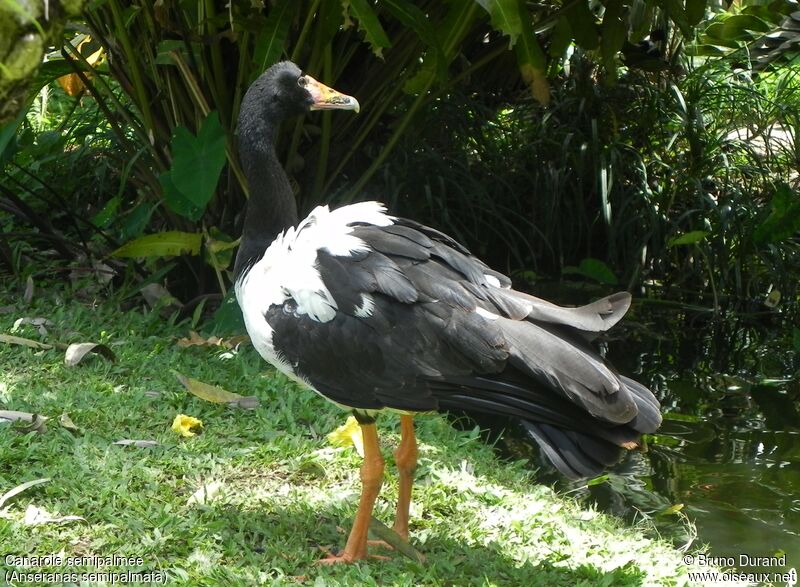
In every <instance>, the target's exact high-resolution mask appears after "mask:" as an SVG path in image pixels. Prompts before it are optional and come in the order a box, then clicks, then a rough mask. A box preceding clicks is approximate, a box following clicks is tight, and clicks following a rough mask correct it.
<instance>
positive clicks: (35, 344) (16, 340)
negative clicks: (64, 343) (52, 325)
mask: <svg viewBox="0 0 800 587" xmlns="http://www.w3.org/2000/svg"><path fill="white" fill-rule="evenodd" d="M0 342H5V343H7V344H19V345H22V346H26V347H30V348H32V349H44V350H48V349H51V348H53V345H52V344H46V343H43V342H39V341H37V340H31V339H30V338H22V337H21V336H12V335H11V334H0Z"/></svg>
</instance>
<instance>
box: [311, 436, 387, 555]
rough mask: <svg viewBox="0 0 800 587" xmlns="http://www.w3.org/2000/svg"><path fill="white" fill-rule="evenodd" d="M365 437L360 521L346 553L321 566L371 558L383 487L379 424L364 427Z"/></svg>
mask: <svg viewBox="0 0 800 587" xmlns="http://www.w3.org/2000/svg"><path fill="white" fill-rule="evenodd" d="M361 436H362V437H363V439H364V462H363V463H362V464H361V499H360V501H359V502H358V511H357V512H356V519H355V521H354V522H353V528H352V529H351V530H350V537H349V538H348V539H347V544H346V545H345V547H344V551H343V552H342V553H341V554H339V555H331V556H328V557H326V558H324V559H322V560H321V561H319V562H320V563H321V564H335V563H349V562H353V561H357V560H361V559H365V558H367V534H368V533H369V521H370V519H371V518H372V509H373V508H374V507H375V500H376V499H377V498H378V493H380V490H381V484H382V483H383V456H382V455H381V449H380V446H379V444H378V431H377V430H376V428H375V423H372V424H361Z"/></svg>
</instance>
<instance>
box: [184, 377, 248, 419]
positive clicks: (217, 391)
mask: <svg viewBox="0 0 800 587" xmlns="http://www.w3.org/2000/svg"><path fill="white" fill-rule="evenodd" d="M172 373H173V375H175V377H177V379H178V381H180V382H181V385H183V386H184V387H185V388H186V390H187V391H188V392H189V393H191V394H192V395H196V396H197V397H199V398H200V399H204V400H206V401H207V402H213V403H215V404H228V405H229V406H231V407H238V408H243V409H246V410H254V409H256V408H257V407H258V406H259V399H258V398H257V397H255V396H247V397H245V396H242V395H239V394H238V393H233V392H230V391H228V390H226V389H222V388H221V387H217V386H216V385H210V384H208V383H203V382H202V381H198V380H197V379H192V378H191V377H186V376H184V375H181V374H180V373H178V372H177V371H174V370H173V371H172Z"/></svg>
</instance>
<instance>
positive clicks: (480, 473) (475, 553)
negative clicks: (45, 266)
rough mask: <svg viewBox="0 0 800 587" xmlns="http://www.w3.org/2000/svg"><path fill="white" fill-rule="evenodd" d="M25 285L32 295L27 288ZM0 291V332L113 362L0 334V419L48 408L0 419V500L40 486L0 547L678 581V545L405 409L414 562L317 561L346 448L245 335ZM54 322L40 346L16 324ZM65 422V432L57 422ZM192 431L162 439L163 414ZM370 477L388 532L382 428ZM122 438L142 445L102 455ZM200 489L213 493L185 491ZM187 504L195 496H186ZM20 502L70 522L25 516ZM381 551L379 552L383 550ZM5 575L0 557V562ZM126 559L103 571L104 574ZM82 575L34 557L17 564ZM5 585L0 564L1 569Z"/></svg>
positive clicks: (389, 442)
mask: <svg viewBox="0 0 800 587" xmlns="http://www.w3.org/2000/svg"><path fill="white" fill-rule="evenodd" d="M40 291H41V290H40ZM20 297H21V296H19V295H18V293H17V292H13V295H12V292H6V293H5V294H2V293H0V306H5V308H4V309H3V313H2V314H0V333H4V334H15V335H17V336H22V337H26V338H31V339H35V340H47V341H50V342H52V341H59V342H65V343H70V342H102V343H105V344H106V345H108V346H109V347H110V348H111V349H112V350H113V351H114V353H115V354H116V357H117V360H116V362H113V363H112V362H110V361H108V360H106V359H105V358H103V357H100V356H89V357H87V358H86V359H84V361H82V362H81V363H80V364H78V365H77V366H74V367H68V366H66V365H65V364H64V352H63V350H58V349H52V350H35V349H30V348H26V347H23V346H17V345H10V344H2V343H0V366H2V370H1V371H0V410H19V411H25V412H32V413H37V414H42V415H45V416H48V417H49V418H50V420H49V421H48V422H47V430H46V432H44V433H41V434H39V433H34V432H29V433H20V431H19V430H17V429H16V428H17V427H16V426H13V425H10V424H5V425H3V424H0V495H2V494H3V493H5V492H6V491H8V490H10V489H12V488H13V487H16V486H18V485H20V484H21V483H24V482H26V481H30V480H34V479H38V478H45V477H47V478H50V479H51V481H49V482H47V483H43V484H40V485H37V486H35V487H31V488H29V489H27V490H26V491H24V492H22V493H20V494H19V495H17V496H16V497H14V498H13V499H11V500H10V501H9V502H8V503H7V504H6V507H5V509H2V510H0V545H1V548H0V551H1V552H0V554H1V555H2V556H3V557H5V555H6V554H12V555H28V556H32V555H38V556H44V555H48V554H53V553H61V554H62V555H63V556H64V557H69V556H109V555H114V554H116V555H122V556H128V557H141V558H142V559H143V565H142V567H140V568H138V570H142V571H143V570H161V571H164V572H165V573H166V576H167V578H168V581H169V583H170V584H176V585H181V584H183V585H211V584H219V585H254V584H288V585H294V584H308V585H326V586H327V585H362V584H367V585H375V584H377V585H392V584H397V585H547V586H555V585H569V586H575V585H587V586H597V585H609V586H618V585H676V584H684V582H685V573H686V568H685V567H684V566H683V564H682V563H681V558H682V554H681V553H680V552H677V551H675V550H674V549H672V548H671V547H670V546H669V545H668V544H666V543H663V542H659V541H658V540H655V539H653V538H652V537H645V535H644V534H643V532H642V528H631V527H625V526H624V525H623V524H622V523H620V522H619V521H617V520H615V519H613V518H611V517H608V516H606V515H603V514H600V513H597V512H595V511H590V510H586V509H582V508H581V507H579V506H578V505H577V504H576V503H574V502H573V501H571V500H570V499H569V498H566V497H564V496H560V495H558V494H556V493H554V492H553V491H552V490H551V489H549V488H548V487H544V486H541V485H538V484H537V483H536V480H535V477H534V475H533V474H531V472H530V471H529V469H527V468H526V466H525V463H508V462H502V461H500V460H498V459H497V458H496V457H495V456H494V453H493V451H492V449H491V448H490V447H488V446H486V445H485V444H483V443H482V442H481V441H480V440H479V439H478V438H477V436H478V435H477V431H474V432H472V433H469V432H459V431H456V430H455V429H453V428H452V427H451V426H450V425H448V424H447V422H446V421H445V420H444V419H443V418H442V417H440V416H438V415H430V416H424V417H419V418H417V422H418V427H417V430H418V437H419V439H420V467H419V470H418V483H417V485H416V490H415V494H414V502H413V504H412V521H411V532H412V543H413V544H414V545H415V546H416V547H417V548H418V549H419V550H420V551H422V552H423V553H424V554H425V555H426V556H427V563H426V564H424V565H422V564H419V563H415V562H412V561H411V560H410V559H407V558H404V557H402V556H400V555H397V554H395V555H391V560H389V561H385V562H379V561H372V562H370V563H368V564H356V565H351V566H337V567H322V566H317V565H315V564H314V563H315V561H316V560H317V559H319V558H320V557H321V556H322V553H321V551H320V548H319V547H320V546H332V547H335V548H339V547H342V546H343V545H344V541H345V539H346V531H347V530H348V529H349V524H350V519H351V517H352V516H353V514H354V511H355V507H356V503H357V495H358V489H359V476H358V466H359V462H360V461H359V457H358V455H357V454H356V452H355V451H354V450H353V448H352V447H349V448H335V447H333V446H331V445H330V443H329V442H328V440H327V438H326V435H327V433H328V432H330V431H331V430H333V429H334V428H336V427H337V426H339V425H341V424H342V423H343V422H344V420H345V416H346V414H345V413H344V412H341V411H339V410H337V409H336V408H335V407H333V406H332V405H330V404H328V403H327V402H325V401H324V400H322V399H320V398H319V397H317V396H316V395H315V394H314V393H312V392H309V391H305V390H301V389H299V388H297V387H296V386H295V385H294V384H292V383H289V382H288V381H287V380H286V379H285V378H284V377H282V376H280V375H276V373H275V372H274V371H272V370H271V369H269V368H267V366H266V365H265V364H264V363H263V362H262V361H261V359H260V358H259V357H258V356H257V354H256V353H255V351H254V350H253V349H252V347H250V346H249V345H245V346H243V347H242V348H241V349H240V350H239V351H238V352H230V351H228V350H226V349H224V348H220V347H208V346H194V347H189V348H181V347H179V346H178V345H177V344H176V341H177V339H178V338H179V337H182V336H186V335H187V334H188V331H189V326H188V325H187V324H186V323H184V324H182V325H177V326H173V325H171V324H170V322H169V321H168V320H165V319H164V318H162V317H161V316H160V315H159V314H158V313H155V312H149V311H146V310H142V309H141V308H140V309H133V310H128V311H123V312H120V311H119V310H118V309H116V308H115V307H114V304H111V303H105V304H100V305H97V306H92V305H90V304H89V303H81V302H78V301H75V297H74V296H73V295H72V294H71V293H63V292H62V293H58V294H56V293H51V294H47V293H39V294H37V296H35V297H34V301H33V304H32V305H31V306H30V307H27V308H22V306H21V305H20V306H19V307H17V306H13V307H9V305H10V304H13V303H14V301H15V300H18V299H19V298H20ZM26 316H27V317H37V316H41V317H46V318H48V319H49V320H51V321H52V322H53V323H54V326H52V327H50V328H48V330H49V333H48V335H47V337H46V338H42V337H41V335H40V333H39V332H37V330H36V328H35V327H33V326H22V327H21V328H20V329H18V330H17V331H16V332H12V326H13V324H14V321H15V320H16V319H17V318H21V317H26ZM172 369H176V370H178V371H180V372H182V373H183V374H185V375H187V376H190V377H194V378H197V379H200V380H203V381H205V382H207V383H213V384H216V385H220V386H223V387H225V388H226V389H228V390H229V391H233V392H236V393H240V394H242V395H257V396H258V397H259V398H260V400H261V403H260V407H259V408H258V409H256V410H251V411H246V410H241V409H233V408H229V407H227V406H225V405H218V404H212V403H209V402H205V401H203V400H201V399H198V398H196V397H194V396H192V395H190V394H188V393H187V392H186V391H185V390H184V389H183V387H181V385H180V384H179V383H178V381H177V380H176V379H175V377H174V376H173V375H172V374H171V370H172ZM63 413H67V414H68V415H69V417H70V418H71V420H72V422H74V424H75V426H77V427H78V429H79V432H78V433H74V432H72V431H70V430H68V429H67V428H65V427H63V426H62V425H61V424H60V423H59V417H60V416H61V414H63ZM180 413H182V414H187V415H191V416H194V417H197V418H200V419H201V420H202V421H203V423H204V429H203V433H202V434H200V435H198V436H196V437H192V438H182V437H180V436H179V435H178V434H176V433H175V432H173V431H172V430H171V424H172V421H173V419H174V418H175V416H176V415H177V414H180ZM379 424H380V426H381V427H382V442H383V445H384V449H385V450H384V452H385V455H386V458H387V473H388V474H387V478H386V483H385V485H384V491H383V496H382V498H381V499H380V500H379V502H378V505H377V508H376V516H377V517H379V518H380V519H381V520H383V521H384V522H386V523H388V524H391V520H392V515H393V508H394V500H395V496H396V490H397V486H396V478H395V476H394V471H393V463H392V460H391V450H392V447H393V446H394V445H395V444H396V442H397V440H398V433H397V429H396V427H397V419H396V418H394V417H392V416H389V415H387V416H384V417H383V418H382V419H381V420H380V421H379ZM121 439H146V440H155V441H158V442H159V443H160V444H159V446H157V447H154V448H153V447H151V448H137V447H133V446H117V445H114V444H113V443H114V442H115V441H117V440H121ZM211 484H214V486H215V487H218V488H219V492H218V493H217V494H216V495H215V496H214V497H213V498H211V499H207V500H205V501H206V503H203V499H199V500H198V499H196V498H195V499H192V496H193V495H195V494H196V492H198V490H200V493H202V488H203V486H204V485H205V486H206V487H208V486H211ZM198 501H199V502H200V503H198ZM31 506H34V507H36V508H41V509H42V510H44V511H45V512H46V513H48V514H50V515H52V516H54V517H58V516H68V515H76V516H81V517H82V518H84V519H85V521H81V520H76V521H67V522H62V523H47V524H38V525H32V524H26V522H25V517H26V510H28V514H29V516H30V514H31V511H35V510H31ZM390 554H391V553H390ZM0 568H5V569H6V570H8V568H9V562H8V559H5V558H3V559H0ZM122 568H124V567H119V566H117V567H105V568H104V569H103V570H106V571H108V570H110V569H114V570H120V569H122ZM42 570H45V571H46V570H53V571H80V570H97V569H96V568H90V567H85V566H84V567H66V566H65V565H63V564H62V565H61V567H46V566H45V567H42V566H34V567H32V568H29V569H27V571H42ZM0 584H2V575H0Z"/></svg>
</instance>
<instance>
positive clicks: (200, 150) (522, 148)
mask: <svg viewBox="0 0 800 587" xmlns="http://www.w3.org/2000/svg"><path fill="white" fill-rule="evenodd" d="M70 4H71V6H70V9H71V10H73V12H74V6H72V5H73V4H75V3H70ZM795 8H796V6H795V4H794V3H793V2H789V1H784V0H773V1H771V2H766V1H761V0H753V1H744V2H736V3H734V4H732V5H730V6H728V5H725V4H723V5H715V4H713V3H712V4H708V3H706V2H705V0H687V2H686V3H685V4H684V3H681V2H680V1H677V0H637V1H636V2H623V1H621V0H607V1H603V2H599V1H591V2H584V1H582V0H580V1H573V2H566V3H558V2H552V3H551V2H548V3H541V4H540V3H532V2H523V1H522V0H503V1H501V0H496V1H489V0H482V1H480V2H475V1H472V0H452V1H450V2H440V1H433V0H431V1H422V2H410V1H408V0H391V1H385V2H378V3H375V4H373V3H369V2H367V1H366V0H350V1H347V0H345V1H339V0H307V1H294V0H277V1H274V2H261V3H259V2H250V1H246V2H245V1H241V2H239V1H234V2H231V3H230V4H226V3H223V2H215V1H213V0H207V1H203V2H156V3H151V2H121V1H119V0H103V1H97V2H88V3H85V4H84V5H83V11H82V12H81V13H80V16H79V17H74V16H72V17H68V13H67V11H65V10H62V11H60V12H58V11H55V12H54V15H53V17H52V18H55V17H56V16H58V15H61V16H62V17H63V18H65V19H66V20H65V23H64V26H62V27H50V28H54V29H55V30H56V32H55V33H52V34H51V38H50V39H49V43H50V45H51V47H50V48H49V49H48V48H47V43H46V42H43V43H42V53H43V54H44V61H45V62H44V63H43V64H42V65H41V67H39V69H38V71H36V72H34V74H35V75H32V76H29V79H28V81H27V82H26V84H27V85H25V86H24V87H25V88H26V89H27V94H26V95H27V100H26V101H25V102H24V103H23V104H22V105H21V109H20V110H19V112H14V113H13V116H12V114H11V113H8V112H4V121H5V124H4V125H3V126H2V127H0V128H1V130H0V147H1V148H2V150H1V152H2V154H1V155H0V161H1V162H2V165H3V175H2V179H0V226H1V227H2V233H0V271H2V272H3V273H5V274H6V275H8V276H11V277H13V278H15V279H18V280H19V283H20V288H21V289H22V287H24V284H25V283H26V281H27V278H28V277H32V278H33V280H34V281H38V280H40V279H43V278H45V277H51V276H54V275H56V276H58V277H59V278H60V279H62V280H67V279H72V280H73V281H75V282H76V283H77V282H79V281H80V278H81V277H83V276H90V277H93V279H94V282H95V283H97V282H100V283H104V284H108V285H107V286H108V287H113V288H114V291H117V292H123V295H126V296H130V295H133V294H134V293H136V292H138V291H139V290H140V289H142V288H143V287H145V286H147V285H148V284H159V285H161V286H165V287H166V288H167V290H168V291H169V292H170V293H171V294H172V295H173V296H175V297H176V298H177V302H174V303H176V304H177V305H181V304H187V305H185V306H182V307H183V310H182V314H181V315H182V316H183V317H185V316H186V315H187V314H189V313H191V312H196V318H198V317H202V316H203V315H207V314H209V313H210V312H211V311H212V310H214V309H215V308H216V307H217V305H218V303H219V301H220V299H222V298H223V297H224V296H225V295H227V294H228V293H229V292H228V290H229V289H230V281H231V273H230V269H231V266H232V262H231V260H232V257H233V255H234V254H235V246H236V241H235V238H236V237H237V236H238V234H239V231H240V226H241V220H242V212H243V209H244V204H245V201H246V186H245V185H244V183H243V179H242V175H241V170H240V168H239V165H238V159H237V154H236V141H235V121H236V117H237V114H238V106H239V103H240V101H241V98H242V95H243V92H244V91H245V89H246V88H247V86H248V84H249V83H250V82H251V81H252V80H253V79H254V78H255V77H257V76H258V75H259V73H261V72H262V71H263V70H264V69H265V68H266V67H267V66H269V65H270V64H271V63H274V62H275V61H277V60H280V59H282V58H291V59H293V60H295V61H296V62H298V63H299V64H300V65H301V66H302V67H303V68H304V69H305V70H306V71H308V72H309V73H311V74H312V75H314V76H316V77H317V78H319V79H320V80H322V81H324V82H326V83H328V84H329V85H332V86H334V87H336V88H337V89H340V90H341V91H344V92H347V93H350V94H352V95H355V96H356V97H358V99H359V100H360V102H361V104H362V112H361V114H359V115H357V116H353V115H350V114H347V113H325V114H319V113H315V114H312V115H309V116H307V117H305V118H303V119H299V120H296V121H290V122H289V123H287V124H286V125H285V126H284V128H283V129H282V132H281V134H280V136H279V140H278V149H279V152H280V155H281V157H282V159H283V161H284V162H285V166H286V168H287V170H288V172H289V174H290V177H291V178H292V180H293V182H294V185H295V188H296V194H297V199H298V202H299V204H300V209H301V212H308V211H309V210H310V209H311V208H312V207H313V206H315V205H317V204H319V203H331V204H334V205H336V204H341V203H346V202H350V201H355V200H360V199H379V200H382V201H384V202H386V203H387V204H388V205H389V208H390V210H391V211H392V212H393V213H397V214H401V215H406V216H409V217H412V218H415V219H417V220H419V221H422V222H426V223H428V224H431V225H433V226H436V227H438V228H440V229H442V230H445V231H446V232H449V233H451V234H453V235H454V236H455V237H457V238H458V239H460V240H462V241H463V242H465V243H466V244H467V245H468V246H469V247H470V248H471V249H472V250H473V251H474V252H475V253H476V254H478V255H480V256H481V257H483V258H485V259H486V260H487V261H488V262H489V263H490V264H492V265H493V266H495V267H497V268H498V269H501V270H504V271H507V272H509V273H510V274H512V275H513V276H514V277H515V280H516V282H517V283H518V284H519V286H520V287H523V288H529V289H530V288H532V289H534V290H535V289H536V284H537V283H539V282H540V281H541V280H542V279H553V278H556V279H562V278H563V279H570V280H577V281H579V282H585V283H586V284H593V285H594V286H597V288H596V289H592V291H593V292H596V293H597V294H599V293H601V292H602V290H603V289H618V288H622V289H630V290H632V291H635V292H637V294H639V295H641V296H645V297H647V296H649V297H650V298H652V299H656V300H659V301H661V302H668V303H671V302H677V303H682V304H689V305H693V306H695V307H698V308H702V309H706V310H708V311H711V312H718V313H720V312H723V311H735V312H739V313H749V314H753V315H761V314H764V315H772V316H778V315H782V314H783V313H785V312H787V311H788V312H791V311H792V308H793V307H794V306H795V305H796V302H797V299H798V289H797V281H798V276H799V275H800V255H798V254H797V253H798V251H797V249H798V238H797V235H798V228H799V227H800V200H799V199H798V193H797V184H798V175H797V173H798V162H799V161H800V159H798V156H800V151H799V150H798V149H799V147H798V144H797V141H796V132H797V130H798V129H799V128H800V121H798V116H800V114H798V113H799V112H800V98H799V97H798V96H799V95H800V94H798V91H797V90H798V85H799V84H798V77H797V69H796V68H795V67H794V66H793V64H792V62H793V59H794V57H795V55H796V51H795V45H794V40H795V39H794V36H795V35H796V34H797V29H798V28H800V27H798V22H797V19H795V18H794V17H793V16H792V15H791V14H792V11H793V10H794V9H795ZM69 14H71V13H69ZM64 15H67V16H64ZM4 18H5V19H7V22H14V23H15V24H16V25H17V27H16V28H17V29H19V31H20V34H24V33H26V32H28V33H30V32H31V31H34V32H36V33H37V34H41V35H44V34H45V32H46V31H48V30H50V29H49V28H47V29H46V27H42V26H41V25H39V24H38V23H39V21H42V20H43V18H44V17H43V15H41V14H27V13H25V11H24V10H23V9H22V8H20V9H19V10H17V11H16V12H13V11H12V14H10V15H4ZM45 29H46V30H45ZM62 29H63V31H62ZM770 33H771V35H772V36H771V37H770V38H767V37H766V35H768V34H770ZM9 38H11V37H9ZM770 39H771V40H770ZM776 39H777V41H779V42H776ZM6 49H8V48H7V47H6V48H4V51H5V55H6V57H5V58H4V59H5V60H6V62H5V65H4V68H3V73H4V75H5V76H6V78H7V79H8V78H9V76H11V75H12V73H13V71H12V69H11V66H10V63H11V61H10V60H9V58H8V55H9V54H10V53H8V51H6ZM13 49H14V46H13V42H12V43H11V46H10V49H9V50H13ZM12 53H13V51H12ZM65 74H70V76H69V77H62V76H64V75H65ZM56 78H60V79H59V82H60V84H56V83H55V82H54V80H55V79H56ZM16 87H17V89H19V84H17V86H16ZM0 89H2V86H0ZM65 90H67V91H65ZM14 116H15V117H16V118H14ZM54 260H57V263H52V261H54ZM54 272H55V273H54ZM109 277H111V278H112V279H110V280H109V279H108V278H109ZM80 291H81V292H82V293H83V294H85V295H88V296H91V295H93V293H92V292H91V291H87V290H80ZM160 291H163V290H160Z"/></svg>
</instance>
